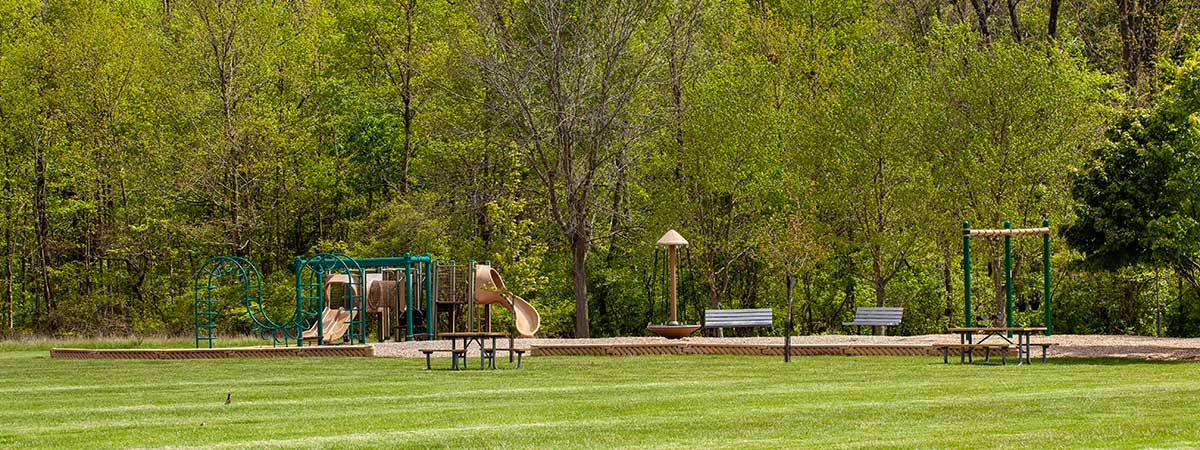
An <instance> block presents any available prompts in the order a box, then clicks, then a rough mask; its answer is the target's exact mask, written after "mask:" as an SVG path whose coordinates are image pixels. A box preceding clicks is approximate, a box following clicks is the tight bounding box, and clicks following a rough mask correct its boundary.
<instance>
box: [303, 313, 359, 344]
mask: <svg viewBox="0 0 1200 450" xmlns="http://www.w3.org/2000/svg"><path fill="white" fill-rule="evenodd" d="M357 315H358V314H357V311H356V312H355V314H353V315H352V314H350V313H349V312H346V311H345V310H343V309H342V308H337V309H329V308H325V311H324V312H322V313H321V331H322V332H324V333H325V335H324V336H323V338H324V341H325V343H326V344H331V343H333V342H334V341H336V340H338V339H341V338H342V336H344V335H345V334H346V331H348V330H350V321H351V320H354V316H357ZM316 338H317V324H315V323H314V324H312V326H311V327H309V328H308V329H307V330H305V331H304V339H305V340H314V339H316Z"/></svg>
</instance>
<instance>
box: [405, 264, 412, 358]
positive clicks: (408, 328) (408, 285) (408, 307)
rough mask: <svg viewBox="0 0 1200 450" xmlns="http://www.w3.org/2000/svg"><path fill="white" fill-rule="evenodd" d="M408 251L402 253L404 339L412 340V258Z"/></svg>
mask: <svg viewBox="0 0 1200 450" xmlns="http://www.w3.org/2000/svg"><path fill="white" fill-rule="evenodd" d="M409 256H411V255H409V254H408V253H405V254H404V260H405V261H404V315H405V316H407V317H406V318H405V329H404V340H406V341H411V340H413V321H412V307H413V304H412V258H410V257H409Z"/></svg>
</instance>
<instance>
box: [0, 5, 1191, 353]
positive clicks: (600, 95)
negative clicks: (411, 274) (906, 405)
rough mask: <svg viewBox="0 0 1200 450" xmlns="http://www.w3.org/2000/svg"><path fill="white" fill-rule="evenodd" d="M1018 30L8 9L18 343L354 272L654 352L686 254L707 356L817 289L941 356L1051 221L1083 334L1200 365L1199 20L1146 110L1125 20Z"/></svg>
mask: <svg viewBox="0 0 1200 450" xmlns="http://www.w3.org/2000/svg"><path fill="white" fill-rule="evenodd" d="M1013 3H1014V6H1015V9H1014V10H1013V13H1014V15H1012V16H1007V17H1001V16H998V15H994V14H995V12H993V16H992V17H991V18H990V21H988V22H987V23H988V24H990V27H991V29H990V31H989V32H988V33H989V34H988V35H987V36H986V37H985V36H984V35H982V34H981V31H982V30H980V29H979V22H978V20H977V19H978V17H977V16H976V15H975V14H977V12H976V11H973V10H972V9H971V7H970V5H969V4H967V3H963V2H960V3H957V4H952V3H945V4H943V3H942V2H933V3H930V2H916V3H914V4H913V5H907V6H897V5H893V4H890V3H887V2H869V1H853V2H845V1H835V0H822V1H791V0H770V1H755V2H745V1H740V0H716V1H700V0H679V1H671V2H665V1H657V0H646V2H645V3H642V2H616V3H613V2H583V3H572V4H563V5H558V6H563V8H565V9H562V10H561V11H559V12H564V15H562V16H553V15H552V14H551V15H548V14H549V11H550V10H548V9H544V8H540V7H542V6H546V5H548V4H543V3H538V2H516V3H505V2H500V3H496V2H483V1H479V0H465V1H464V2H424V1H417V2H413V1H396V0H371V1H366V2H351V1H343V0H335V1H328V2H260V1H253V0H235V1H214V0H196V1H188V2H155V1H148V0H121V1H113V2H84V1H62V2H38V1H32V0H0V149H2V150H3V156H4V159H3V161H0V171H2V173H0V251H2V252H3V253H4V255H5V258H4V260H5V262H6V264H5V265H3V267H0V274H2V275H3V278H2V279H0V285H2V286H3V290H0V317H2V318H3V319H5V320H4V323H3V324H2V325H3V326H2V327H0V329H2V330H4V331H3V332H4V333H6V334H7V333H14V334H16V333H22V332H39V333H47V334H62V335H77V336H85V335H124V334H128V333H131V332H133V333H187V332H189V330H190V327H191V323H192V312H191V309H190V308H191V294H190V292H191V289H190V286H191V277H192V275H193V272H192V271H193V270H195V269H196V267H197V266H198V265H199V264H200V263H202V262H203V261H204V260H205V259H206V258H207V257H209V256H211V255H214V254H237V255H240V256H244V257H247V258H249V259H251V260H253V261H254V262H255V263H256V264H257V265H258V266H259V268H260V269H261V270H262V272H263V274H264V277H265V278H266V280H265V289H264V298H265V299H266V302H267V308H268V309H270V310H271V311H272V314H274V313H275V311H277V310H278V311H280V314H282V313H283V312H282V309H281V308H283V309H286V308H287V304H288V302H289V301H290V300H289V299H290V296H289V293H290V292H291V291H292V290H293V289H294V288H293V286H294V280H291V276H292V275H291V273H292V269H293V268H292V267H291V265H292V258H293V257H295V256H296V255H303V254H309V253H312V252H317V251H332V250H336V251H345V252H350V253H352V254H355V255H362V256H386V255H398V254H403V253H414V254H423V253H426V252H428V253H431V254H433V255H434V256H436V257H438V258H441V259H457V260H459V261H465V260H469V259H475V260H492V261H493V262H494V263H495V264H496V265H497V267H499V268H500V270H501V272H502V273H503V274H504V276H505V277H506V281H507V282H508V284H509V285H510V287H512V288H513V289H514V290H515V291H516V293H517V294H519V295H521V296H523V297H524V298H526V299H527V300H529V301H531V302H532V303H533V304H534V305H535V306H536V307H537V308H538V309H539V311H541V313H542V316H543V318H544V322H543V330H545V333H546V334H547V335H555V336H560V335H563V336H565V335H572V334H573V333H577V332H578V331H579V328H578V327H573V325H578V324H573V323H572V322H573V321H574V320H575V319H574V317H577V316H576V312H577V311H578V308H582V307H586V308H589V309H590V310H591V314H590V320H589V323H588V324H584V325H589V326H590V327H585V328H587V329H590V331H591V332H593V333H594V334H597V335H616V334H623V335H629V334H641V333H643V328H644V325H645V323H646V322H647V321H653V320H661V318H660V317H658V315H661V314H662V311H660V309H661V308H658V307H656V306H654V305H655V303H654V301H653V300H652V299H650V298H648V292H647V291H653V290H654V289H659V288H661V286H649V285H648V284H650V282H651V273H653V272H654V271H655V270H656V269H655V268H654V267H653V266H654V248H653V245H652V242H653V241H654V240H655V239H657V237H658V236H659V235H661V234H662V233H663V232H664V231H665V230H666V229H668V228H676V229H678V230H679V231H680V232H681V233H682V234H683V235H684V236H686V237H687V238H688V239H689V240H690V241H691V243H692V245H691V246H690V248H689V251H690V255H691V258H690V259H689V260H688V261H687V262H688V266H689V267H688V271H687V273H688V275H687V276H685V277H684V278H683V279H682V280H681V284H682V286H681V292H682V293H684V300H683V301H684V303H683V306H682V308H683V311H682V314H683V315H684V317H685V318H686V319H687V320H696V319H698V317H699V316H700V314H701V313H702V311H703V309H706V308H711V307H723V308H732V307H770V308H774V309H776V311H779V312H782V311H783V309H784V308H785V306H786V292H785V291H786V290H785V287H784V283H785V281H784V280H785V274H786V273H788V272H791V273H793V274H794V275H795V277H796V278H795V281H796V285H795V291H794V292H793V294H794V295H795V300H796V308H797V309H796V310H797V320H796V331H797V332H804V333H837V332H845V331H846V329H845V328H844V327H842V326H841V325H840V323H841V322H842V321H843V320H846V319H848V318H849V317H850V316H851V315H852V314H853V309H854V307H856V306H865V305H869V304H878V303H884V304H888V305H895V306H904V307H905V308H907V312H906V319H905V323H904V325H902V326H901V327H899V328H898V329H896V330H895V331H897V332H901V333H913V334H916V333H932V332H939V331H942V330H943V329H944V327H945V326H947V325H956V324H957V323H956V321H957V320H960V319H959V318H960V317H961V316H962V314H961V311H959V310H958V308H960V306H959V305H960V299H961V296H962V293H961V289H962V286H961V280H959V276H958V275H959V274H958V258H959V257H960V256H959V253H960V252H961V249H960V245H961V244H960V236H959V224H960V223H961V221H962V220H969V221H971V223H972V224H973V225H975V226H978V227H993V226H999V225H1000V223H1001V222H1002V221H1003V220H1005V219H1009V220H1012V221H1014V223H1015V224H1016V226H1033V225H1037V224H1040V222H1041V219H1042V218H1043V217H1049V218H1050V219H1051V220H1052V223H1053V225H1054V226H1060V225H1065V226H1068V231H1067V232H1066V234H1065V236H1066V237H1067V239H1068V241H1069V243H1070V244H1071V245H1072V246H1073V249H1069V248H1066V246H1056V248H1055V250H1054V251H1055V253H1054V255H1053V256H1054V264H1053V266H1052V269H1053V271H1054V273H1053V277H1054V279H1055V280H1061V281H1058V282H1056V284H1055V285H1054V290H1055V292H1054V294H1055V297H1056V298H1059V299H1061V300H1062V303H1061V305H1060V306H1061V307H1060V308H1056V314H1058V315H1059V316H1060V320H1057V321H1056V323H1057V325H1058V326H1060V327H1062V329H1065V330H1076V331H1081V332H1082V331H1086V332H1122V333H1150V332H1155V333H1159V332H1162V333H1170V334H1175V335H1192V334H1196V333H1197V332H1200V331H1198V330H1197V328H1196V327H1194V326H1190V325H1189V321H1192V322H1195V321H1194V320H1193V319H1194V317H1195V315H1196V314H1200V307H1198V306H1196V305H1197V303H1196V301H1195V297H1196V293H1195V292H1194V290H1189V289H1181V288H1180V287H1179V280H1180V279H1181V277H1183V278H1187V279H1188V281H1191V282H1193V283H1192V284H1195V283H1194V280H1195V278H1196V277H1195V275H1194V274H1193V272H1194V271H1195V270H1196V269H1197V267H1200V266H1196V264H1195V263H1194V262H1192V261H1194V260H1195V259H1196V255H1197V254H1198V253H1200V247H1197V244H1195V243H1196V242H1200V239H1197V237H1198V236H1197V233H1198V232H1200V228H1197V225H1196V223H1197V220H1196V217H1195V216H1196V214H1194V211H1193V210H1194V209H1195V205H1196V204H1197V200H1200V199H1197V198H1196V195H1195V194H1194V193H1193V192H1192V191H1193V189H1191V186H1193V185H1195V184H1196V183H1195V182H1196V181H1197V175H1196V174H1197V173H1200V165H1197V164H1196V163H1195V160H1196V156H1195V153H1196V150H1195V148H1194V147H1195V144H1194V142H1195V138H1196V135H1197V134H1196V133H1197V131H1200V130H1197V124H1196V119H1195V117H1196V113H1197V112H1198V111H1200V104H1198V103H1197V102H1200V100H1197V99H1198V98H1200V71H1197V70H1196V64H1197V58H1195V57H1193V58H1191V59H1188V55H1190V54H1191V53H1190V52H1191V51H1194V50H1195V49H1194V48H1192V47H1194V46H1195V42H1197V38H1196V36H1198V35H1200V34H1198V33H1196V32H1195V30H1194V29H1193V27H1192V26H1191V25H1189V24H1190V21H1188V20H1184V19H1186V18H1187V17H1188V16H1187V9H1186V8H1185V7H1184V6H1180V5H1168V6H1166V7H1164V9H1162V11H1159V12H1158V15H1157V16H1148V17H1147V20H1148V22H1147V24H1149V25H1148V26H1151V27H1157V28H1155V30H1157V31H1160V32H1161V33H1159V34H1154V36H1160V37H1164V36H1166V37H1169V40H1168V38H1166V37H1164V38H1163V39H1164V41H1163V42H1161V45H1159V46H1158V47H1155V49H1153V51H1154V52H1156V53H1155V55H1154V60H1155V61H1159V64H1158V65H1156V66H1153V67H1151V64H1149V62H1148V61H1144V62H1141V63H1140V64H1141V65H1137V66H1136V67H1134V69H1136V71H1137V73H1134V74H1132V75H1133V76H1130V75H1129V74H1127V73H1125V72H1126V71H1127V70H1128V68H1129V66H1128V64H1127V63H1128V61H1125V59H1124V58H1126V53H1127V52H1123V51H1122V45H1123V44H1125V43H1126V42H1125V41H1123V35H1122V34H1121V33H1120V32H1119V30H1118V24H1119V23H1120V22H1119V20H1118V19H1119V17H1118V16H1119V14H1120V11H1117V10H1115V9H1114V7H1113V5H1112V4H1111V2H1110V3H1104V2H1098V1H1085V2H1077V3H1072V4H1071V5H1070V9H1071V11H1070V15H1071V17H1072V19H1071V20H1066V19H1065V17H1066V12H1065V11H1066V10H1065V9H1064V10H1063V11H1061V12H1060V15H1061V17H1060V19H1059V23H1058V25H1059V27H1058V30H1059V32H1058V36H1057V37H1055V38H1051V37H1050V36H1048V34H1047V33H1046V32H1045V31H1043V30H1045V29H1046V28H1045V26H1043V25H1045V21H1046V20H1048V15H1047V14H1048V12H1047V10H1046V8H1045V6H1046V5H1044V4H1042V3H1037V2H1034V3H1030V2H1013ZM556 5H557V4H556ZM489 8H493V9H494V10H493V9H489ZM1064 8H1066V6H1064ZM484 11H491V12H495V13H496V14H481V12H484ZM554 17H558V18H561V19H563V20H565V21H566V22H564V23H562V24H561V25H562V26H563V27H565V28H562V29H563V30H567V31H563V32H562V33H552V32H551V31H553V30H550V29H548V28H546V26H545V25H546V21H547V20H551V19H554ZM634 19H636V20H634ZM1000 19H1004V20H1000ZM1014 19H1015V20H1016V22H1017V23H1018V24H1019V26H1014V25H1013V23H1014ZM555 20H557V19H555ZM630 20H633V22H629V21H630ZM1018 28H1020V29H1018ZM617 29H627V30H628V31H629V33H628V35H627V36H626V35H625V34H622V33H618V32H612V31H613V30H617ZM551 42H557V43H558V44H556V45H559V44H561V46H560V47H554V46H552V45H549V44H548V43H551ZM1133 44H1138V45H1141V43H1138V42H1133ZM552 47H554V48H559V49H564V48H569V49H571V51H569V52H560V53H554V52H553V51H551V48H552ZM554 55H558V56H557V57H556V56H554ZM548 61H557V65H551V64H549V63H548ZM551 69H553V70H551ZM1143 72H1145V73H1143ZM1151 72H1153V73H1161V74H1162V75H1161V77H1159V78H1161V80H1158V81H1155V82H1146V83H1143V82H1142V81H1138V80H1143V81H1144V80H1145V77H1146V76H1148V75H1147V74H1149V73H1151ZM555 74H557V75H555ZM1130 80H1132V82H1133V83H1134V84H1135V85H1133V86H1127V85H1126V83H1130V82H1131V81H1130ZM1155 89H1161V92H1160V93H1158V94H1157V95H1148V93H1152V92H1154V90H1155ZM1129 102H1134V103H1136V102H1141V103H1144V106H1145V108H1144V109H1136V110H1134V109H1125V108H1127V106H1126V103H1129ZM1114 116H1117V117H1118V119H1117V120H1115V121H1112V123H1111V124H1109V125H1107V126H1106V124H1108V123H1109V119H1110V118H1112V117H1114ZM1071 173H1077V174H1078V176H1077V177H1075V178H1072V177H1070V176H1067V174H1071ZM1076 216H1078V218H1076ZM43 218H44V219H43ZM1055 242H1056V243H1057V242H1058V236H1057V235H1056V236H1055ZM573 243H574V245H572V244H573ZM572 250H582V253H580V252H578V251H575V252H573V251H572ZM1016 250H1017V267H1018V269H1017V271H1018V277H1017V278H1018V282H1019V285H1018V290H1019V292H1025V291H1028V290H1029V289H1032V287H1036V285H1037V283H1040V281H1039V280H1040V278H1038V277H1037V276H1036V275H1038V274H1039V272H1038V271H1039V270H1040V256H1039V254H1040V247H1039V246H1038V245H1035V243H1032V242H1031V243H1025V242H1018V244H1017V249H1016ZM1077 251H1078V252H1082V254H1080V253H1077ZM976 254H977V258H978V260H979V261H980V264H979V271H981V272H982V271H984V270H988V269H987V267H988V266H989V264H990V265H991V267H992V270H990V272H988V273H989V274H990V275H991V280H990V281H991V282H990V283H989V282H987V278H986V277H984V276H982V275H983V274H982V273H980V274H977V277H978V278H977V279H979V280H980V282H977V283H976V284H975V289H976V292H975V294H976V296H977V298H981V299H983V298H988V297H989V296H991V297H992V298H993V299H998V298H1000V295H999V294H1000V290H999V289H998V287H999V286H1000V285H999V284H998V283H997V282H998V281H999V280H1000V279H1001V278H1002V277H1001V276H1000V270H996V267H998V262H999V258H1000V252H999V251H998V246H989V245H986V244H985V243H981V244H979V247H978V249H977V253H976ZM581 258H582V259H581ZM1081 259H1082V260H1083V261H1084V262H1085V264H1083V265H1080V264H1077V261H1080V260H1081ZM581 261H582V262H583V265H582V266H579V265H576V264H575V263H577V262H581ZM1082 266H1086V268H1087V269H1089V270H1088V271H1081V270H1079V268H1080V267H1082ZM575 267H582V268H583V271H584V272H585V273H584V274H583V275H584V276H583V277H582V280H583V284H584V286H582V287H583V288H586V289H582V290H581V289H579V287H578V286H573V285H572V280H573V279H575V277H574V275H577V274H575V273H573V269H574V268H575ZM1151 279H1153V280H1155V281H1154V282H1153V283H1150V284H1149V285H1152V286H1156V288H1155V289H1150V288H1149V287H1146V286H1148V284H1147V283H1148V282H1147V281H1146V280H1151ZM1131 280H1134V281H1131ZM659 281H661V280H659ZM659 284H661V283H659ZM1159 287H1162V289H1159ZM1167 287H1169V288H1167ZM660 290H661V289H660ZM1152 292H1153V294H1152ZM581 294H583V295H584V297H583V298H582V300H583V302H582V303H580V302H579V300H580V298H579V296H580V295H581ZM1160 294H1161V296H1160ZM1152 295H1153V300H1151V298H1152V297H1151V296H1152ZM1096 299H1099V300H1096ZM1110 299H1111V300H1110ZM1117 299H1119V300H1117ZM979 304H981V307H984V308H992V309H995V307H996V305H990V306H989V305H987V302H986V301H984V302H979ZM10 310H11V314H10V313H9V311H10ZM221 311H222V314H223V317H222V319H226V320H225V321H224V322H223V323H227V326H228V327H230V330H228V331H232V332H248V331H250V330H249V327H250V325H249V323H248V322H247V321H246V320H245V318H244V317H242V316H244V308H243V307H242V306H241V305H240V304H239V303H237V302H236V301H235V300H229V301H227V302H225V303H223V304H222V305H221ZM273 317H274V316H273ZM1021 320H1033V319H1032V318H1031V317H1030V318H1022V319H1021ZM10 324H11V325H10ZM775 332H783V330H782V328H780V329H778V330H775Z"/></svg>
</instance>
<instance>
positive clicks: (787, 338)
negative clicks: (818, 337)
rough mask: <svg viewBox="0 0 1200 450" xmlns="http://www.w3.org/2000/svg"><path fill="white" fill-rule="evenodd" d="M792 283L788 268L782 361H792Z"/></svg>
mask: <svg viewBox="0 0 1200 450" xmlns="http://www.w3.org/2000/svg"><path fill="white" fill-rule="evenodd" d="M792 284H793V283H792V271H790V270H789V271H788V272H787V305H788V309H787V329H786V330H784V335H783V340H784V343H783V346H784V347H785V349H784V352H783V361H784V362H791V361H792Z"/></svg>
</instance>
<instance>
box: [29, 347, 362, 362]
mask: <svg viewBox="0 0 1200 450" xmlns="http://www.w3.org/2000/svg"><path fill="white" fill-rule="evenodd" d="M289 356H291V357H296V356H302V357H314V356H346V357H370V356H375V347H372V346H370V345H336V346H334V345H323V346H312V347H231V348H170V349H142V348H131V349H87V348H52V349H50V357H51V358H59V359H220V358H279V357H289Z"/></svg>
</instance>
